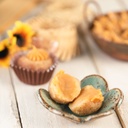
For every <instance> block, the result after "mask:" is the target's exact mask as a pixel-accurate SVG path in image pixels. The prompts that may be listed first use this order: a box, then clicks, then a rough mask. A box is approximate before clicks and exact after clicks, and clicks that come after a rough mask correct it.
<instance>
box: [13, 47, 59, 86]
mask: <svg viewBox="0 0 128 128" xmlns="http://www.w3.org/2000/svg"><path fill="white" fill-rule="evenodd" d="M56 62H57V60H56V58H55V57H54V56H53V55H50V54H49V53H48V52H47V51H45V50H44V49H37V48H35V47H33V48H32V49H31V50H29V51H24V52H23V51H22V52H19V53H17V54H16V55H14V57H13V59H12V61H11V67H12V68H13V69H14V71H15V73H16V75H17V76H18V78H19V79H20V80H21V81H22V82H24V83H27V84H31V85H39V84H44V83H46V82H48V81H49V79H50V78H51V76H52V73H53V71H54V69H55V67H56Z"/></svg>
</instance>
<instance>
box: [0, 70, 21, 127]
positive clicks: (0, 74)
mask: <svg viewBox="0 0 128 128" xmlns="http://www.w3.org/2000/svg"><path fill="white" fill-rule="evenodd" d="M0 128H21V125H20V121H19V115H18V112H17V105H16V100H15V96H14V91H13V88H12V85H11V80H10V75H9V72H8V69H2V68H0Z"/></svg>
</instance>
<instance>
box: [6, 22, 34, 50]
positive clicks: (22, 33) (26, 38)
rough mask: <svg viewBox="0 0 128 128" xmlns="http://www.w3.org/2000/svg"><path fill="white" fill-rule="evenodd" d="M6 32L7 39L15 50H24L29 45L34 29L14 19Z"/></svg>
mask: <svg viewBox="0 0 128 128" xmlns="http://www.w3.org/2000/svg"><path fill="white" fill-rule="evenodd" d="M7 33H8V36H9V41H10V43H11V44H12V45H13V46H14V47H13V48H15V50H16V51H18V50H26V49H28V48H30V47H31V43H32V37H33V35H34V31H33V30H32V28H31V27H30V26H29V25H28V24H26V23H22V22H21V21H16V22H15V26H14V28H13V29H12V30H9V31H8V32H7Z"/></svg>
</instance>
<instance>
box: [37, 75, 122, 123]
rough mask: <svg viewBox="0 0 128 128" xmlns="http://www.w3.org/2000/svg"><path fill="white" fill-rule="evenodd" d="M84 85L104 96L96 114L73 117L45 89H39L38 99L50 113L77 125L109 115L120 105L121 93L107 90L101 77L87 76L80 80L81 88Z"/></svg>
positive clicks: (73, 115) (116, 90) (117, 90)
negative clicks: (93, 88)
mask: <svg viewBox="0 0 128 128" xmlns="http://www.w3.org/2000/svg"><path fill="white" fill-rule="evenodd" d="M86 85H92V86H94V87H95V88H98V89H101V91H102V94H103V96H104V102H103V105H102V107H101V108H100V109H99V110H98V111H97V112H95V113H93V114H90V115H86V116H78V115H75V114H74V113H73V112H71V110H70V109H69V108H68V105H62V104H58V103H56V102H55V101H54V100H52V99H51V97H50V95H49V92H48V91H46V90H45V89H39V92H38V97H39V100H40V102H41V103H42V104H43V106H44V107H45V108H47V109H48V110H49V111H50V112H52V113H54V114H57V115H60V116H62V117H65V118H67V119H70V120H71V121H73V122H77V123H83V122H86V121H89V120H92V119H96V118H99V117H103V116H107V115H110V114H112V113H113V112H114V110H115V109H116V108H117V107H119V106H120V105H121V104H122V101H123V97H124V96H123V93H122V91H121V90H120V89H118V88H114V89H111V90H109V89H108V84H107V82H106V80H105V79H104V78H103V77H101V76H99V75H89V76H87V77H85V78H84V79H83V80H81V88H83V87H84V86H86Z"/></svg>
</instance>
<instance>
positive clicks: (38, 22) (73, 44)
mask: <svg viewBox="0 0 128 128" xmlns="http://www.w3.org/2000/svg"><path fill="white" fill-rule="evenodd" d="M83 9H84V3H83V2H82V1H78V0H69V1H65V0H62V1H59V0H54V1H52V0H51V1H50V2H49V4H48V5H47V6H46V7H45V9H44V10H43V11H42V13H40V14H39V15H37V16H35V17H33V18H31V19H29V20H28V21H27V22H28V23H29V24H30V25H31V26H32V27H33V29H34V30H36V31H37V36H39V37H40V38H43V40H45V41H46V44H51V43H54V42H57V43H58V44H57V47H56V49H55V55H56V56H57V57H58V58H59V60H61V61H67V60H70V59H71V58H73V57H75V56H77V55H78V54H80V51H81V49H80V43H79V41H78V33H77V32H78V28H80V27H81V26H82V25H83V22H84V18H83ZM43 43H44V42H43ZM37 45H38V44H37ZM38 46H39V45H38ZM41 46H42V45H41V43H40V47H41Z"/></svg>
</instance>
